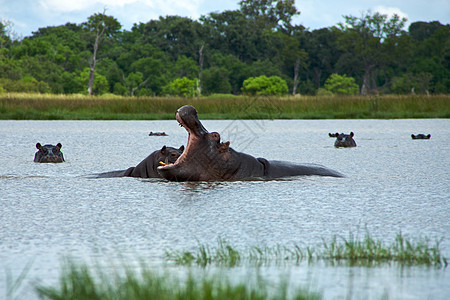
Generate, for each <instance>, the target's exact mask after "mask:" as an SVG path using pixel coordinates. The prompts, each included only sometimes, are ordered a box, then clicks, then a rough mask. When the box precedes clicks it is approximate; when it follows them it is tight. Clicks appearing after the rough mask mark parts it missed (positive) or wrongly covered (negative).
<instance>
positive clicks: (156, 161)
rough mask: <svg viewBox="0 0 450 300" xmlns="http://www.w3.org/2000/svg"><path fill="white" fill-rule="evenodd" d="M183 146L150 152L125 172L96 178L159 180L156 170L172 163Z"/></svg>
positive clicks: (101, 175) (97, 175)
mask: <svg viewBox="0 0 450 300" xmlns="http://www.w3.org/2000/svg"><path fill="white" fill-rule="evenodd" d="M183 150H184V146H181V147H180V148H178V149H176V148H173V147H166V146H165V145H164V146H163V147H162V148H161V149H160V150H156V151H154V152H152V153H151V154H150V155H149V156H147V157H146V158H145V159H144V160H143V161H141V162H140V163H139V164H138V165H137V166H136V167H130V168H128V169H126V170H119V171H111V172H105V173H100V174H96V176H95V177H97V178H110V177H140V178H161V176H160V175H159V173H158V172H157V170H156V168H157V167H158V166H160V165H165V164H169V163H174V162H175V161H176V160H177V158H178V157H180V155H181V153H183Z"/></svg>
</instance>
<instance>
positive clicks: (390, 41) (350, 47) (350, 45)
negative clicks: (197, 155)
mask: <svg viewBox="0 0 450 300" xmlns="http://www.w3.org/2000/svg"><path fill="white" fill-rule="evenodd" d="M344 19H345V24H343V23H340V24H339V27H340V29H341V35H340V37H339V40H338V41H339V44H340V47H341V49H342V50H344V51H345V52H346V54H347V55H346V56H345V57H347V58H351V59H352V63H353V66H354V67H356V70H355V71H356V72H358V71H359V70H362V72H363V75H362V86H361V94H363V95H366V94H367V93H369V92H370V91H371V90H373V89H376V78H375V72H376V71H378V70H379V69H381V68H382V67H384V66H385V65H386V64H387V63H388V62H389V61H391V60H392V58H394V57H395V54H394V53H393V51H395V50H396V48H395V47H394V48H393V47H391V46H392V45H395V44H396V43H395V40H396V39H397V38H398V37H399V35H400V34H401V33H402V28H403V27H404V25H405V22H406V19H405V18H402V19H400V17H399V16H398V15H396V14H394V15H393V16H392V17H391V18H390V19H388V18H387V15H383V14H380V13H378V12H376V13H374V14H373V15H372V14H371V12H370V11H369V12H367V13H365V14H364V15H363V16H362V17H360V18H357V17H354V16H344ZM388 49H389V51H388Z"/></svg>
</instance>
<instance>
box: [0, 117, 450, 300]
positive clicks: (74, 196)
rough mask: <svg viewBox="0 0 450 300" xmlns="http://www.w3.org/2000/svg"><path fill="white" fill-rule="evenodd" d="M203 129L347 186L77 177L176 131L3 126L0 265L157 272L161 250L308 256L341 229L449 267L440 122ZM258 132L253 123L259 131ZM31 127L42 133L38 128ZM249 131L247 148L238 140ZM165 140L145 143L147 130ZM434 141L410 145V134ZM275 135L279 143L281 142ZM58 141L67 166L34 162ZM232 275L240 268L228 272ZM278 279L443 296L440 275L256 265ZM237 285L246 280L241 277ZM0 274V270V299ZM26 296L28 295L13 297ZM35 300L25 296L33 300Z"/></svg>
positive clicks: (444, 123) (322, 180)
mask: <svg viewBox="0 0 450 300" xmlns="http://www.w3.org/2000/svg"><path fill="white" fill-rule="evenodd" d="M252 124H254V123H252V121H239V122H233V121H205V122H204V125H205V127H206V128H207V129H208V130H210V131H218V132H220V133H222V132H223V130H224V129H225V131H226V130H227V128H228V129H229V128H231V127H230V126H233V128H235V127H236V126H238V127H239V126H240V127H239V128H237V129H240V131H239V130H234V129H233V130H234V131H233V135H231V134H230V135H229V136H226V134H222V137H223V139H229V140H230V141H231V147H234V148H235V150H238V151H244V152H246V153H249V154H252V155H254V156H255V157H265V158H268V159H277V160H290V161H295V162H298V163H317V164H321V165H324V166H326V167H329V168H332V169H334V170H337V171H339V172H341V173H343V174H345V175H346V177H345V178H328V177H319V176H317V177H316V176H311V177H298V178H286V179H279V180H271V181H262V180H260V181H234V182H198V183H192V182H181V183H176V182H167V181H165V180H163V179H137V178H107V179H93V178H90V177H89V176H88V175H90V174H95V173H100V172H107V171H113V170H123V169H126V168H128V167H131V166H135V165H137V164H138V163H139V162H140V161H141V160H142V159H144V158H145V157H146V156H147V155H148V154H149V153H151V152H152V151H154V150H155V149H160V148H161V146H162V145H167V146H172V147H179V146H181V145H186V139H187V134H186V132H185V130H184V129H183V128H179V127H178V124H177V123H176V122H175V121H100V122H97V121H0V138H1V140H2V141H3V143H4V145H7V148H8V149H13V150H14V151H6V152H3V153H2V155H1V156H0V205H1V206H0V207H1V208H0V269H1V270H10V272H11V273H12V275H13V277H14V276H15V277H17V276H18V275H19V274H20V272H21V271H22V270H23V269H24V268H25V266H26V264H27V263H28V262H30V261H32V262H33V263H32V265H31V268H30V271H29V277H30V279H32V280H34V279H35V278H40V279H41V280H43V281H44V282H54V281H55V280H57V278H58V275H59V272H60V269H59V265H60V264H59V263H60V259H61V258H62V257H64V256H67V255H69V256H72V257H75V258H78V259H81V260H90V259H92V258H95V259H105V260H111V261H114V260H116V259H119V260H120V259H123V258H126V259H128V260H130V261H132V260H133V259H135V258H137V257H143V258H145V259H146V260H148V261H149V262H150V263H151V264H154V265H158V266H160V265H161V264H162V257H163V255H164V251H165V250H166V249H181V250H182V249H192V248H193V247H196V246H197V245H198V243H201V244H214V243H215V242H216V239H217V238H218V237H223V238H225V239H226V240H227V241H229V242H230V243H232V244H233V245H236V246H237V247H241V248H245V247H250V246H255V245H257V246H264V245H267V246H273V245H277V244H281V245H291V244H293V243H296V244H301V245H304V246H310V247H317V246H318V245H321V243H322V239H324V240H330V238H331V237H333V236H334V235H338V236H344V237H345V236H348V234H349V232H352V233H354V234H355V235H357V234H359V235H360V236H363V235H364V234H365V232H366V229H367V230H368V231H369V232H370V234H371V236H372V237H373V238H374V239H380V240H382V241H385V242H386V243H389V242H391V241H393V240H394V239H395V236H396V235H397V234H398V233H399V232H400V231H401V232H402V234H404V235H405V236H407V237H411V238H412V239H414V238H416V237H417V238H418V237H429V238H431V241H434V239H441V238H443V241H442V243H441V249H442V251H443V253H442V254H443V255H444V256H446V257H450V235H449V234H450V224H449V222H448V220H449V217H450V204H449V195H450V175H449V172H448V170H449V166H450V155H449V154H450V153H449V150H450V143H449V139H448V137H449V136H450V135H449V133H450V126H449V125H450V121H449V120H326V121H294V120H292V121H265V122H260V123H257V124H258V126H256V127H252ZM261 124H262V125H263V127H261V126H262V125H261ZM42 128H52V130H47V131H43V130H42ZM248 128H251V129H252V131H251V137H252V140H251V142H249V140H248V135H247V136H246V135H245V133H246V132H248V130H249V129H248ZM152 130H153V131H156V130H158V131H165V132H166V133H167V134H168V136H167V137H149V136H148V132H149V131H152ZM335 131H339V132H350V131H353V132H355V140H356V143H357V145H358V146H357V147H356V148H352V149H335V148H334V146H333V144H334V139H331V138H329V137H328V132H335ZM414 132H415V133H417V132H424V133H431V135H432V138H431V139H430V140H412V139H411V137H410V135H411V133H414ZM280 133H282V134H280ZM37 141H40V142H41V143H54V142H56V141H57V142H61V143H62V144H63V145H64V148H65V151H64V156H65V159H66V162H64V163H62V164H36V163H34V162H33V157H34V152H35V144H36V142H37ZM224 272H228V273H229V274H230V276H232V277H234V276H238V275H239V274H245V273H248V270H247V268H245V267H242V268H233V269H230V270H226V271H224ZM258 272H259V273H260V274H262V275H264V276H265V277H266V278H271V279H273V280H274V281H273V282H277V281H278V280H279V278H280V276H282V275H283V274H288V277H289V280H290V281H291V283H292V284H293V285H294V286H311V287H312V289H313V290H319V291H321V292H322V293H323V295H324V297H325V298H326V299H330V298H331V299H334V298H337V299H342V298H348V299H362V298H363V299H380V298H382V297H384V296H386V295H387V296H388V297H389V298H393V299H424V298H432V299H444V298H445V296H446V295H447V296H448V295H449V294H450V287H449V286H448V282H449V275H448V270H446V269H444V270H443V269H435V268H426V267H400V266H397V265H395V264H384V265H379V266H373V267H370V268H368V267H362V266H348V265H329V264H327V263H325V262H319V263H313V264H308V263H301V264H300V265H293V266H292V265H291V266H289V265H288V266H284V267H283V266H263V267H262V268H260V269H258ZM243 276H244V278H245V275H243ZM6 277H7V275H6V272H0V295H5V290H6V281H7V280H6ZM20 292H21V296H23V295H25V296H24V298H27V299H29V298H32V297H35V295H34V293H33V292H32V291H31V290H28V291H27V290H23V291H20ZM33 295H34V296H33Z"/></svg>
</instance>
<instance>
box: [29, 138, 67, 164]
mask: <svg viewBox="0 0 450 300" xmlns="http://www.w3.org/2000/svg"><path fill="white" fill-rule="evenodd" d="M61 147H62V145H61V143H58V144H57V145H56V146H53V145H50V144H47V145H44V146H42V145H41V144H40V143H37V144H36V148H37V149H38V150H39V151H37V152H36V154H35V155H34V162H37V163H61V162H63V161H64V155H63V153H62V152H61Z"/></svg>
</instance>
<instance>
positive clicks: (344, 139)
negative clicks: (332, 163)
mask: <svg viewBox="0 0 450 300" xmlns="http://www.w3.org/2000/svg"><path fill="white" fill-rule="evenodd" d="M354 136H355V134H354V133H353V132H350V134H345V133H341V134H339V133H337V132H336V141H335V142H334V146H335V147H336V148H339V147H356V142H355V140H354V139H353V137H354Z"/></svg>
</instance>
